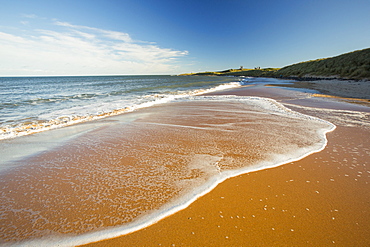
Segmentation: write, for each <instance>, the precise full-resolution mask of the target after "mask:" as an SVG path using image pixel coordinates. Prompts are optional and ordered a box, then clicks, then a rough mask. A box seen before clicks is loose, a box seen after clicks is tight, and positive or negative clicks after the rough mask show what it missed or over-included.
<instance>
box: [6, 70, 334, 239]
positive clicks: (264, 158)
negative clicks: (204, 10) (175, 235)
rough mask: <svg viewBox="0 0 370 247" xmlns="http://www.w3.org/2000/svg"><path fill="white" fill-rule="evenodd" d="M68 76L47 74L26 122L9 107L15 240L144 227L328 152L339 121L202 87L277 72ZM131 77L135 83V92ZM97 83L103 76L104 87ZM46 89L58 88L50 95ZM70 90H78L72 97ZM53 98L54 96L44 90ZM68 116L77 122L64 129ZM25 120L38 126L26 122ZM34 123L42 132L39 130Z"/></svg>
mask: <svg viewBox="0 0 370 247" xmlns="http://www.w3.org/2000/svg"><path fill="white" fill-rule="evenodd" d="M27 79H30V78H21V80H27ZM33 79H35V78H31V81H32V80H33ZM41 79H42V80H50V79H48V78H41ZM52 79H54V80H59V79H58V78H52ZM135 79H136V80H135ZM14 80H18V79H17V78H14ZM35 80H36V81H37V80H39V79H35ZM69 80H70V81H69ZM130 80H132V81H130ZM61 81H63V82H64V83H59V84H63V85H60V87H61V88H63V90H62V89H59V90H56V89H55V88H57V87H52V86H50V82H45V88H44V89H43V90H44V91H43V90H41V89H38V90H36V91H37V93H33V95H35V94H38V95H39V96H37V97H34V98H32V97H31V96H27V97H31V98H32V99H35V98H36V99H39V100H36V103H35V104H29V103H25V106H22V107H25V108H27V107H28V109H29V110H28V111H26V110H24V111H19V112H20V113H18V114H15V113H14V114H15V115H14V119H15V120H11V119H12V118H11V112H12V111H11V110H9V109H8V110H4V112H7V113H8V114H9V115H5V116H7V117H6V118H3V119H4V125H3V126H5V127H3V128H4V129H5V130H6V131H8V134H6V139H5V138H4V140H2V141H0V152H1V155H2V156H1V157H7V158H6V159H4V158H3V160H2V162H1V165H2V166H3V169H2V170H0V219H1V220H0V229H1V230H0V244H2V245H4V246H7V245H15V246H75V245H78V244H85V243H90V242H95V241H98V240H103V239H107V238H112V237H115V236H120V235H123V234H127V233H130V232H133V231H136V230H139V229H142V228H144V227H146V226H148V225H151V224H153V223H155V222H156V221H158V220H160V219H162V218H164V217H166V216H168V215H171V214H173V213H175V212H177V211H179V210H181V209H183V208H185V207H187V206H188V205H190V204H191V203H192V202H193V201H195V200H196V199H197V198H199V197H200V196H202V195H204V194H206V193H208V192H209V191H211V190H212V189H213V188H215V186H217V184H219V183H221V182H222V181H224V180H225V179H228V178H230V177H233V176H237V175H239V174H243V173H248V172H251V171H256V170H261V169H266V168H271V167H276V166H279V165H281V164H284V163H287V162H291V161H295V160H299V159H301V158H303V157H305V156H307V155H309V154H311V153H313V152H318V151H320V150H322V149H323V148H324V147H325V146H326V136H325V134H326V133H327V132H328V131H332V130H333V129H334V128H335V126H334V125H333V124H331V123H329V122H326V121H324V120H321V119H318V118H315V117H311V116H308V115H303V114H300V113H297V112H294V111H292V110H290V109H288V108H286V107H284V106H283V105H281V104H280V103H278V102H276V101H274V100H272V99H267V98H260V97H238V96H202V95H201V94H202V93H205V92H211V91H217V90H221V89H228V88H237V87H241V86H243V85H245V84H251V83H253V84H255V83H257V84H258V83H269V84H270V83H274V82H275V83H278V82H280V81H278V80H275V79H262V80H261V79H259V78H240V79H238V78H232V77H230V78H224V77H171V76H148V77H145V76H139V77H83V78H82V77H81V78H75V77H73V78H62V79H61ZM77 81H79V83H77ZM101 81H103V82H101ZM123 81H126V83H127V84H129V85H130V86H127V88H126V89H125V90H126V91H125V90H124V88H125V86H124V83H123ZM127 81H128V82H127ZM134 81H135V82H134ZM34 82H35V81H34ZM83 82H84V83H85V86H81V84H83ZM17 83H19V81H18V82H17ZM136 83H138V85H136ZM8 84H9V85H10V82H8ZM13 84H14V83H13ZM89 84H94V85H98V86H93V88H95V87H100V86H99V85H101V84H102V85H103V86H102V88H101V89H97V88H95V89H94V92H93V90H91V89H89V87H88V86H87V85H89ZM131 84H132V85H131ZM22 85H23V84H19V85H18V87H23V86H22ZM31 85H32V83H30V85H29V86H30V87H32V86H31ZM46 85H48V86H46ZM67 85H68V86H67ZM73 85H74V86H73ZM77 85H78V86H77ZM47 87H52V88H53V89H48V90H47V89H46V88H47ZM9 88H12V87H10V86H9ZM77 88H79V91H78V92H77V90H76V89H77ZM113 88H115V89H113ZM119 88H120V89H121V90H118V89H119ZM128 88H130V90H128ZM12 90H13V92H14V96H12V97H13V99H12V101H11V100H8V101H7V102H15V101H16V99H18V101H19V102H23V101H26V100H19V96H16V93H15V92H16V91H17V90H20V89H17V87H16V86H13V89H12ZM51 90H54V91H53V92H54V93H50V92H51ZM118 91H119V92H120V93H118V94H115V93H113V92H118ZM121 91H124V92H125V93H123V92H121ZM5 92H8V95H11V93H10V90H9V91H6V90H5ZM42 92H44V95H47V96H44V97H41V96H42V94H43V93H42ZM62 92H63V93H62ZM67 92H69V93H67ZM108 92H109V93H108ZM19 94H21V93H20V92H19ZM24 94H31V93H26V92H25V93H24ZM4 95H5V94H4ZM60 95H65V96H64V97H67V96H66V95H69V97H67V98H68V99H65V100H64V101H66V102H64V101H62V100H60V98H62V97H61V96H60ZM82 95H85V96H82ZM86 95H89V96H86ZM12 97H10V98H12ZM74 97H75V99H74ZM46 98H47V99H53V101H51V102H48V101H45V102H44V101H43V100H40V99H46ZM76 98H77V99H76ZM56 99H59V101H58V100H56ZM27 102H28V101H27ZM32 102H33V101H32ZM55 102H57V103H55ZM48 103H50V105H48ZM19 104H20V103H18V104H15V106H14V107H15V108H16V107H18V106H19ZM32 105H33V106H35V109H33V108H32ZM49 106H50V107H49ZM22 107H20V109H23V108H22ZM17 109H18V108H17ZM31 113H32V114H31ZM36 113H37V114H36ZM119 113H125V114H119ZM16 116H18V118H16ZM108 116H109V117H108ZM6 119H7V120H6ZM74 119H83V121H85V122H86V123H84V124H74V123H77V122H78V121H80V120H74ZM12 121H13V122H12ZM28 122H30V123H28ZM45 122H47V123H49V125H48V126H44V125H43V124H44V123H45ZM65 125H72V126H68V127H65V128H60V127H64V126H65ZM24 126H28V127H31V128H35V129H31V131H30V132H27V131H23V129H25V128H24ZM40 126H41V127H40ZM6 131H4V133H5V132H6ZM32 131H38V132H40V133H36V134H34V135H28V134H30V133H33V132H32ZM18 133H20V134H18ZM10 137H11V138H10ZM61 140H62V141H61ZM64 140H68V141H64ZM6 153H10V154H11V155H10V156H9V155H8V156H6Z"/></svg>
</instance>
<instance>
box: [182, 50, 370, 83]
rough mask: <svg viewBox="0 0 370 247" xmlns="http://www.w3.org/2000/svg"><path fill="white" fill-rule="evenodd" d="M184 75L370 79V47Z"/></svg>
mask: <svg viewBox="0 0 370 247" xmlns="http://www.w3.org/2000/svg"><path fill="white" fill-rule="evenodd" d="M182 75H217V76H228V75H229V76H253V77H285V78H286V77H288V78H289V77H290V78H294V79H318V78H320V79H325V78H327V79H331V78H337V79H355V80H361V79H367V80H370V48H368V49H364V50H358V51H353V52H350V53H346V54H342V55H339V56H336V57H331V58H324V59H317V60H311V61H306V62H301V63H297V64H293V65H289V66H286V67H283V68H281V69H279V68H265V69H228V70H224V71H216V72H200V73H192V74H182Z"/></svg>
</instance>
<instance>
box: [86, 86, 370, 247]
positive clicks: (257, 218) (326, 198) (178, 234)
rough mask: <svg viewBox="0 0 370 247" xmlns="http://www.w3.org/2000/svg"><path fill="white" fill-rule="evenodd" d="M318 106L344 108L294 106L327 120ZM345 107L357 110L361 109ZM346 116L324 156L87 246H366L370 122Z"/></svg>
mask: <svg viewBox="0 0 370 247" xmlns="http://www.w3.org/2000/svg"><path fill="white" fill-rule="evenodd" d="M315 89H316V88H315ZM286 91H287V90H286ZM276 92H278V93H276ZM288 92H289V91H288ZM286 93H287V92H285V95H284V96H282V94H281V92H279V89H278V88H271V87H260V88H253V87H245V88H242V89H236V90H228V91H224V92H218V93H215V94H231V95H251V96H255V95H262V96H268V95H270V97H271V98H275V99H277V100H280V101H281V102H284V103H287V104H288V105H289V107H290V106H292V105H291V102H289V99H288V98H289V96H288V95H287V94H286ZM333 94H335V93H333ZM336 96H337V95H336ZM344 96H345V97H348V96H349V95H348V93H345V95H344ZM317 100H318V101H320V100H325V102H323V101H320V102H319V104H320V105H321V107H323V109H325V103H326V104H327V105H328V108H333V109H339V110H340V108H341V106H342V103H340V102H339V103H334V104H333V103H332V100H329V99H325V98H324V99H322V98H316V97H312V98H308V99H303V100H302V102H303V101H305V103H304V104H303V106H302V107H299V104H297V102H294V104H293V106H294V105H296V106H298V107H296V109H294V110H295V111H299V112H303V113H307V114H309V115H315V114H317V116H319V117H320V118H322V119H325V116H326V115H327V111H322V112H320V110H319V109H317V108H315V107H311V108H310V107H308V108H307V107H305V106H304V105H307V104H308V105H310V104H311V105H312V104H313V101H317ZM311 101H312V102H311ZM336 104H337V105H336ZM333 105H335V106H334V107H333ZM313 106H316V105H315V104H313ZM346 107H349V108H354V109H352V110H353V111H354V112H355V111H357V110H358V109H356V107H360V106H357V105H354V104H353V105H350V106H348V104H347V105H346ZM365 108H366V109H368V110H369V108H368V107H365ZM307 109H308V110H307ZM362 110H363V108H361V110H360V111H362ZM338 117H339V118H340V112H334V113H332V115H331V116H329V117H328V120H329V121H333V120H334V121H336V119H337V120H338ZM346 117H347V118H349V120H348V119H347V120H346V121H344V120H343V121H342V120H340V119H339V120H338V121H336V122H334V124H336V125H337V127H338V128H337V129H336V130H335V131H334V132H331V133H329V134H327V138H328V141H329V142H328V145H327V146H326V147H325V149H324V150H323V151H321V152H319V153H315V154H311V155H310V156H308V157H306V158H303V159H302V160H299V161H296V162H293V163H289V164H285V165H283V166H280V167H276V168H271V169H267V170H261V171H257V172H252V173H247V174H244V175H240V176H238V177H234V178H230V179H227V180H226V181H224V182H223V183H221V184H219V185H218V186H217V187H216V188H215V189H214V190H213V191H211V192H209V193H208V194H206V195H204V196H203V197H201V198H199V199H198V200H197V201H195V202H194V203H193V204H191V205H190V206H189V207H188V208H186V209H184V210H182V211H180V212H177V213H175V214H174V215H171V216H169V217H167V218H165V219H163V220H161V221H159V222H158V223H156V224H154V225H152V226H149V227H147V228H145V229H142V230H139V231H137V232H134V233H131V234H128V235H125V236H122V237H118V238H114V239H111V240H105V241H101V242H97V243H94V244H88V245H86V246H112V245H120V246H133V245H136V246H158V245H162V246H171V245H172V246H194V245H205V246H226V245H229V246H230V245H247V246H255V245H258V246H271V245H312V246H317V245H321V246H322V245H329V244H334V243H336V244H340V245H341V246H345V245H352V246H363V245H368V244H370V239H369V238H368V237H367V236H368V235H369V233H370V227H368V226H367V223H366V222H368V220H370V219H369V216H368V214H367V213H366V212H367V208H366V205H367V203H368V202H369V201H368V200H369V199H368V198H369V192H368V191H369V190H368V188H369V183H368V182H369V175H368V174H369V171H368V170H367V168H366V165H368V160H367V159H366V157H367V156H366V154H368V153H369V150H368V148H367V147H368V146H370V145H369V144H370V143H369V141H368V140H367V139H366V140H363V138H362V137H363V136H366V135H369V133H370V130H369V126H368V125H369V122H368V121H369V120H368V115H367V118H365V119H363V121H367V125H365V126H361V124H358V121H357V124H356V121H352V120H353V119H352V120H351V117H356V116H352V115H351V114H349V115H348V116H345V118H346ZM360 121H361V120H360ZM352 122H354V123H355V124H353V123H352ZM338 149H341V150H340V151H338ZM307 191H309V193H308V192H307ZM240 195H243V196H240ZM242 232H243V233H242ZM164 233H165V234H164ZM246 243H250V244H246Z"/></svg>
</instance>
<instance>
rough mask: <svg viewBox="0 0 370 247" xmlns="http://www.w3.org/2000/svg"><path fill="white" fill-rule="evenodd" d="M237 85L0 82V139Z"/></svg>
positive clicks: (186, 80)
mask: <svg viewBox="0 0 370 247" xmlns="http://www.w3.org/2000/svg"><path fill="white" fill-rule="evenodd" d="M242 83H243V81H242V80H240V79H237V78H233V77H188V76H82V77H18V78H14V77H8V78H0V140H1V139H7V138H13V137H16V136H22V135H27V134H32V133H36V132H40V131H45V130H49V129H53V128H58V127H62V126H66V125H71V124H74V123H79V122H84V121H89V120H94V119H98V118H102V117H106V116H110V115H117V114H119V113H123V112H127V111H132V110H135V109H138V108H142V107H147V106H151V105H154V104H158V103H163V102H166V101H169V100H172V99H174V98H178V97H186V96H189V95H195V94H200V93H203V92H205V91H213V90H220V89H224V88H231V87H237V86H240V85H241V84H242Z"/></svg>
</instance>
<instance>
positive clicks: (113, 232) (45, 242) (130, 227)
mask: <svg viewBox="0 0 370 247" xmlns="http://www.w3.org/2000/svg"><path fill="white" fill-rule="evenodd" d="M177 100H180V99H179V98H177ZM181 100H184V101H196V100H198V101H206V102H208V101H212V100H218V101H225V102H248V104H251V105H253V104H255V105H256V106H259V107H262V108H265V109H268V110H269V112H272V113H273V114H282V115H288V116H290V117H294V118H298V119H302V120H308V119H309V120H311V121H319V122H322V123H326V124H327V125H326V127H325V128H324V127H323V128H321V129H318V130H317V132H318V135H319V136H320V138H321V141H320V142H318V143H317V144H315V145H313V146H311V147H306V148H301V149H299V150H297V151H296V152H294V153H290V154H289V155H275V156H274V157H273V159H270V160H265V161H261V162H260V163H259V164H256V165H254V166H253V167H245V168H241V169H237V170H227V171H223V172H220V173H217V175H215V176H213V177H211V178H210V179H209V180H208V182H207V183H206V184H204V185H202V186H200V187H197V188H194V189H193V190H192V191H191V193H189V194H187V195H185V196H184V197H183V198H181V200H179V201H177V202H176V203H173V204H171V205H167V206H166V207H165V208H162V209H160V210H158V211H156V212H155V213H153V214H150V215H147V216H146V217H144V218H141V219H139V220H137V221H135V222H132V223H129V224H127V225H124V226H119V227H113V228H109V229H106V230H102V231H97V232H92V233H86V234H82V235H79V236H66V237H62V238H46V239H39V240H34V241H28V242H23V243H17V244H16V246H75V245H82V244H87V243H92V242H97V241H101V240H105V239H109V238H114V237H119V236H122V235H125V234H128V233H132V232H135V231H137V230H140V229H143V228H145V227H148V226H150V225H152V224H154V223H156V222H158V221H159V220H161V219H163V218H165V217H167V216H169V215H172V214H174V213H176V212H178V211H180V210H182V209H185V208H186V207H188V206H189V205H190V204H191V203H193V202H194V201H195V200H197V199H198V198H200V197H201V196H203V195H205V194H207V193H209V192H210V191H212V190H213V189H214V188H215V187H216V186H217V185H218V184H220V183H221V182H223V181H225V180H226V179H228V178H231V177H235V176H238V175H241V174H245V173H249V172H254V171H258V170H262V169H269V168H273V167H277V166H280V165H283V164H286V163H289V162H294V161H297V160H300V159H302V158H304V157H306V156H308V155H310V154H312V153H315V152H320V151H321V150H323V149H324V148H325V146H326V145H327V139H326V133H327V132H330V131H333V130H334V129H335V125H333V124H331V123H329V122H327V121H324V120H322V119H319V118H316V117H312V116H308V115H304V114H301V113H298V112H294V111H291V110H290V109H288V108H286V107H284V106H283V105H281V104H280V103H278V102H276V101H275V100H272V99H266V98H260V97H237V96H199V97H188V98H182V99H181Z"/></svg>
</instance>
